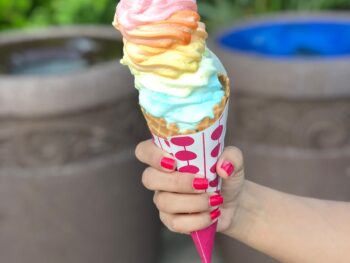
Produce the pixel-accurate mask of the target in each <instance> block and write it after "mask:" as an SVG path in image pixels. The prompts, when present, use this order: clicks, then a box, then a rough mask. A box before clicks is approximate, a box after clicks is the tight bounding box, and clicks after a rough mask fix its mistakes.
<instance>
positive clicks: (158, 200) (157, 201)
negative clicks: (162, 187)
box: [154, 194, 166, 211]
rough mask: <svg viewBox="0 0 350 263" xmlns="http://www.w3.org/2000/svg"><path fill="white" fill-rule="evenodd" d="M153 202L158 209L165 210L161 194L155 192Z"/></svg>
mask: <svg viewBox="0 0 350 263" xmlns="http://www.w3.org/2000/svg"><path fill="white" fill-rule="evenodd" d="M154 199H155V200H154V203H155V205H156V207H157V208H158V210H159V211H165V210H166V209H165V208H166V204H165V203H166V202H165V200H164V196H163V195H162V194H157V195H155V197H154Z"/></svg>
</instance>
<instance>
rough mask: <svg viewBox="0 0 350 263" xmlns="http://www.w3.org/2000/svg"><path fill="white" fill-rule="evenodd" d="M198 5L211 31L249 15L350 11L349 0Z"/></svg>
mask: <svg viewBox="0 0 350 263" xmlns="http://www.w3.org/2000/svg"><path fill="white" fill-rule="evenodd" d="M198 5H199V10H200V13H201V15H202V17H203V18H204V20H205V21H206V22H207V25H208V28H209V29H213V28H215V27H218V26H221V25H223V24H225V23H229V22H232V21H234V20H237V19H239V18H241V17H244V16H249V15H259V14H264V13H273V12H281V11H287V10H294V11H302V10H310V11H314V10H326V9H350V1H349V0H207V1H198Z"/></svg>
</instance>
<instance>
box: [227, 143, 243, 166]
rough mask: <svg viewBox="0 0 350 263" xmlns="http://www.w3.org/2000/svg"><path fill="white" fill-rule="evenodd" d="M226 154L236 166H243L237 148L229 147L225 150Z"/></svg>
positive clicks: (241, 154) (241, 155) (241, 157)
mask: <svg viewBox="0 0 350 263" xmlns="http://www.w3.org/2000/svg"><path fill="white" fill-rule="evenodd" d="M226 152H227V153H228V155H229V156H230V157H232V158H233V159H234V160H235V162H236V164H237V165H239V166H243V153H242V151H241V150H240V149H239V148H237V147H234V146H229V147H227V148H226Z"/></svg>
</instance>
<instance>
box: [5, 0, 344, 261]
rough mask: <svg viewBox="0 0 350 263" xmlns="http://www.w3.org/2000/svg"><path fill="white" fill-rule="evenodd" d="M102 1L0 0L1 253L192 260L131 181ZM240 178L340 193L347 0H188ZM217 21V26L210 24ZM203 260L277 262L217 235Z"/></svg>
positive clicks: (138, 169) (128, 142) (132, 97)
mask: <svg viewBox="0 0 350 263" xmlns="http://www.w3.org/2000/svg"><path fill="white" fill-rule="evenodd" d="M116 4H117V3H116V1H111V0H99V1H95V0H74V1H67V0H15V1H14V0H0V261H1V262H4V263H22V262H23V263H24V262H25V263H32V262H33V263H34V262H35V263H37V262H50V263H56V262H57V263H58V262H60V263H62V262H65V263H80V262H84V263H89V262H91V263H92V262H104V263H109V262H122V263H125V262H127V263H134V262H135V263H136V262H144V263H155V262H159V263H173V262H174V263H175V262H189V263H192V262H193V263H197V262H200V261H199V258H198V256H197V254H196V252H195V249H194V246H193V245H192V241H191V240H190V238H189V237H187V236H181V235H176V234H173V233H170V232H168V231H167V230H165V229H163V228H162V226H161V224H160V222H159V220H158V215H157V211H155V209H154V207H153V204H152V194H151V193H149V192H147V191H146V190H145V189H144V188H143V187H142V185H141V183H140V175H141V173H142V170H143V168H144V167H143V166H141V165H140V164H138V163H137V162H136V160H135V158H134V155H133V151H134V147H135V145H136V144H137V143H138V142H139V141H141V140H143V139H146V138H149V136H150V135H149V133H148V132H147V127H146V126H145V121H144V120H143V117H142V115H141V113H140V111H139V108H138V103H137V93H136V91H135V90H134V89H133V79H132V77H131V75H130V73H129V72H128V70H127V69H126V68H124V67H122V66H121V65H120V64H119V63H118V61H119V59H120V58H121V56H122V46H123V45H122V40H121V38H120V35H119V33H118V32H116V31H115V30H114V29H113V27H112V25H111V22H112V20H113V17H114V12H115V6H116ZM198 5H199V11H200V14H201V16H202V19H203V20H204V22H205V23H206V25H207V28H208V31H209V32H210V37H209V39H208V44H209V46H210V47H211V48H212V49H213V50H214V51H215V53H217V54H218V56H219V57H220V58H221V59H222V61H223V63H224V65H225V66H226V68H227V71H228V74H229V76H230V78H231V80H232V94H233V95H232V103H231V106H230V107H231V110H230V118H229V124H228V126H229V127H228V128H229V130H228V134H227V144H235V145H237V146H238V147H240V148H241V149H242V150H243V152H244V155H245V158H246V166H247V177H248V179H250V180H253V181H255V182H258V183H261V184H264V185H267V186H270V187H273V188H276V189H279V190H282V191H286V192H289V193H294V194H299V195H304V196H312V197H316V198H327V199H332V200H345V201H350V191H349V187H348V186H349V185H350V77H349V76H350V1H349V0H307V1H305V0H201V1H198ZM223 29H225V30H223ZM214 262H216V263H231V262H240V263H276V261H275V260H273V259H271V258H268V257H267V256H264V255H262V254H260V253H258V252H256V251H253V250H251V249H249V248H248V247H246V246H244V245H242V244H240V243H238V242H236V241H232V240H228V239H226V238H225V237H223V236H219V237H218V240H217V249H216V254H215V259H214Z"/></svg>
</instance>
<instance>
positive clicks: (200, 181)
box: [193, 178, 209, 190]
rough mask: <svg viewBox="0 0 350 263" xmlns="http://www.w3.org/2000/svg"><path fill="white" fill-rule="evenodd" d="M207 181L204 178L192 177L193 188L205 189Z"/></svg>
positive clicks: (207, 184)
mask: <svg viewBox="0 0 350 263" xmlns="http://www.w3.org/2000/svg"><path fill="white" fill-rule="evenodd" d="M208 186H209V182H208V180H207V179H205V178H194V180H193V188H194V189H196V190H205V189H208Z"/></svg>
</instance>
